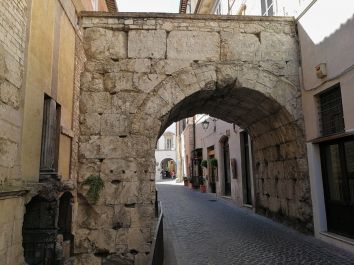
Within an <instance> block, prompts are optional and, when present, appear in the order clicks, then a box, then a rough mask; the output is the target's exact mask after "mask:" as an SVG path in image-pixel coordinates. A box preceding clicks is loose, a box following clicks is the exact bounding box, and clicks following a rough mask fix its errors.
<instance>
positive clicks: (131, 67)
mask: <svg viewBox="0 0 354 265" xmlns="http://www.w3.org/2000/svg"><path fill="white" fill-rule="evenodd" d="M117 65H118V67H116V66H115V68H114V69H111V70H109V72H116V71H117V70H120V71H127V72H135V73H150V69H151V60H150V59H126V60H119V62H117Z"/></svg>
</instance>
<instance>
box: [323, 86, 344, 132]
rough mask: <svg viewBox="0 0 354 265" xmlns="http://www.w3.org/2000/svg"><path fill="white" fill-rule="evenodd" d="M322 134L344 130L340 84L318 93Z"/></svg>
mask: <svg viewBox="0 0 354 265" xmlns="http://www.w3.org/2000/svg"><path fill="white" fill-rule="evenodd" d="M319 107H320V110H319V112H320V125H321V134H322V136H326V135H331V134H335V133H340V132H344V118H343V107H342V95H341V91H340V85H339V84H338V85H336V86H334V87H333V88H331V89H329V90H328V91H326V92H324V93H322V94H320V95H319Z"/></svg>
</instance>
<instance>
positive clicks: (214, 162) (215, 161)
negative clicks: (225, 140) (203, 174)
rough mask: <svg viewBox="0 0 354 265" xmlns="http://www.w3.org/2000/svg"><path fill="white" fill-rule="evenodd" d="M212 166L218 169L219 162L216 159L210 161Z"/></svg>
mask: <svg viewBox="0 0 354 265" xmlns="http://www.w3.org/2000/svg"><path fill="white" fill-rule="evenodd" d="M210 165H211V167H212V168H216V167H218V160H217V159H216V158H212V159H210Z"/></svg>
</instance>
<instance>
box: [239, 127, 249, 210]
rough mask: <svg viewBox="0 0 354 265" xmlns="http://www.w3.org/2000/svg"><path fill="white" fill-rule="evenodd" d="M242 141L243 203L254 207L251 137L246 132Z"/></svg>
mask: <svg viewBox="0 0 354 265" xmlns="http://www.w3.org/2000/svg"><path fill="white" fill-rule="evenodd" d="M240 140H241V159H242V189H243V203H244V204H246V205H252V188H251V187H252V186H251V163H250V161H251V159H250V145H249V136H248V133H247V132H246V131H243V132H241V133H240Z"/></svg>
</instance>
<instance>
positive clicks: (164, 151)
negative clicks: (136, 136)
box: [155, 124, 177, 181]
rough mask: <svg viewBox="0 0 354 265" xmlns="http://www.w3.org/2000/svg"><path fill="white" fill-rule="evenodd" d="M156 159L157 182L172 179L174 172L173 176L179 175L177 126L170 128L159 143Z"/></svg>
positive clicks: (157, 144)
mask: <svg viewBox="0 0 354 265" xmlns="http://www.w3.org/2000/svg"><path fill="white" fill-rule="evenodd" d="M155 159H156V169H155V172H156V173H155V180H157V181H159V180H162V179H164V178H172V175H171V173H172V171H173V172H174V173H173V174H177V172H176V171H177V164H176V124H172V125H171V126H170V127H168V128H167V129H166V131H165V132H164V133H163V134H162V136H161V137H160V138H159V140H158V141H157V143H156V149H155ZM174 176H176V175H174ZM174 176H173V177H174Z"/></svg>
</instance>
